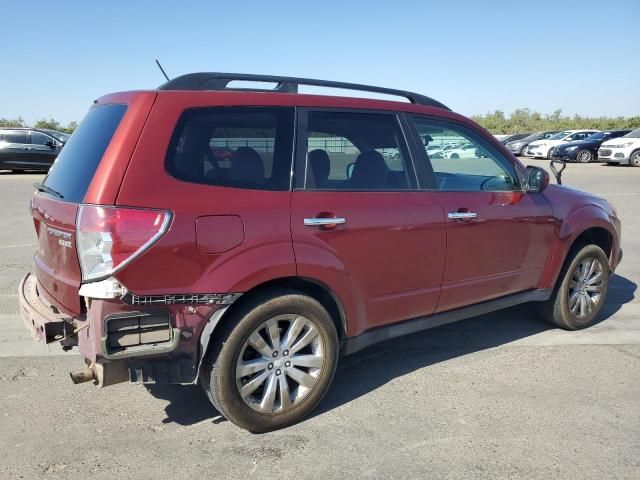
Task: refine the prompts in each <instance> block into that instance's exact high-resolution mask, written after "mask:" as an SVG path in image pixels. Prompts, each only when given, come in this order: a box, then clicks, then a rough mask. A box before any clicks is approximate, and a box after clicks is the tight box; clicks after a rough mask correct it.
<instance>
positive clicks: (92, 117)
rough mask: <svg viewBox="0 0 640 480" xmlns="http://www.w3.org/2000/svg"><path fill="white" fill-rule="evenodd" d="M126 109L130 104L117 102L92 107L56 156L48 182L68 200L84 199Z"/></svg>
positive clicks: (45, 180) (47, 178)
mask: <svg viewBox="0 0 640 480" xmlns="http://www.w3.org/2000/svg"><path fill="white" fill-rule="evenodd" d="M126 110H127V106H126V105H117V104H110V105H97V106H95V107H93V108H91V110H89V113H87V115H86V116H85V117H84V119H83V120H82V122H81V123H80V125H78V128H77V129H76V130H75V132H74V133H73V135H72V136H71V137H70V138H69V141H68V142H67V143H66V144H65V146H64V148H63V149H62V151H61V152H60V155H58V158H56V161H55V162H54V163H53V166H52V167H51V169H50V170H49V174H48V175H47V177H46V178H45V179H44V184H45V185H46V186H47V187H50V188H52V189H54V190H55V191H57V192H59V193H61V194H62V196H63V198H64V200H66V201H69V202H81V201H82V200H83V198H84V196H85V194H86V193H87V189H88V188H89V184H90V183H91V180H92V179H93V174H94V173H95V171H96V169H97V168H98V165H99V164H100V160H101V159H102V155H103V154H104V152H105V150H106V149H107V147H108V146H109V143H110V142H111V138H112V137H113V134H114V133H115V131H116V128H118V125H119V124H120V120H122V117H123V115H124V113H125V111H126Z"/></svg>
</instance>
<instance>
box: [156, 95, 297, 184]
mask: <svg viewBox="0 0 640 480" xmlns="http://www.w3.org/2000/svg"><path fill="white" fill-rule="evenodd" d="M293 122H294V111H293V109H292V108H271V107H209V108H194V109H189V110H187V111H186V112H185V113H184V114H183V115H182V117H181V118H180V120H179V121H178V125H177V127H176V130H175V132H174V134H173V138H172V139H171V143H170V145H169V151H168V152H167V159H166V167H167V170H168V171H169V173H170V174H171V175H172V176H174V177H175V178H178V179H180V180H185V181H188V182H193V183H202V184H207V185H217V186H222V187H234V188H249V189H256V190H288V189H289V187H290V178H291V162H292V148H293Z"/></svg>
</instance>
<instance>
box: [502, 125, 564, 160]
mask: <svg viewBox="0 0 640 480" xmlns="http://www.w3.org/2000/svg"><path fill="white" fill-rule="evenodd" d="M556 133H558V131H557V130H546V131H542V132H536V133H532V134H531V135H529V136H528V137H524V138H521V139H520V140H510V141H508V142H507V143H505V146H506V147H507V148H508V149H509V150H511V152H512V153H513V154H515V155H520V156H524V155H525V154H526V150H527V148H528V147H529V144H530V143H532V142H535V141H537V140H544V139H546V138H550V137H552V136H553V135H555V134H556Z"/></svg>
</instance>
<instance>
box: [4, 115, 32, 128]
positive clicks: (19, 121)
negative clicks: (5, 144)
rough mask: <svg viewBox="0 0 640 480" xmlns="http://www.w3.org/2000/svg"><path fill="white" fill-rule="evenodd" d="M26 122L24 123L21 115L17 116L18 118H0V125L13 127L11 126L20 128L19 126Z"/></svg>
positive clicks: (23, 125)
mask: <svg viewBox="0 0 640 480" xmlns="http://www.w3.org/2000/svg"><path fill="white" fill-rule="evenodd" d="M26 126H27V124H26V123H25V121H24V119H23V118H22V117H18V118H13V119H11V118H0V127H13V128H20V127H26Z"/></svg>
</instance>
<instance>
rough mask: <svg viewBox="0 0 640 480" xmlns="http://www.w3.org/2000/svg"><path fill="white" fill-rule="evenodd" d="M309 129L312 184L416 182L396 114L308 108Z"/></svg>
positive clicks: (366, 186)
mask: <svg viewBox="0 0 640 480" xmlns="http://www.w3.org/2000/svg"><path fill="white" fill-rule="evenodd" d="M307 132H308V134H307V139H306V140H307V165H306V179H305V188H306V189H307V190H367V191H375V190H408V189H411V188H415V182H414V181H413V179H414V175H413V174H412V173H411V172H412V169H411V165H410V162H409V155H408V154H407V148H406V146H405V145H404V138H403V136H402V131H401V130H400V126H399V123H398V119H397V117H396V116H395V115H394V114H379V113H356V112H353V113H352V112H341V111H309V113H308V126H307Z"/></svg>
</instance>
